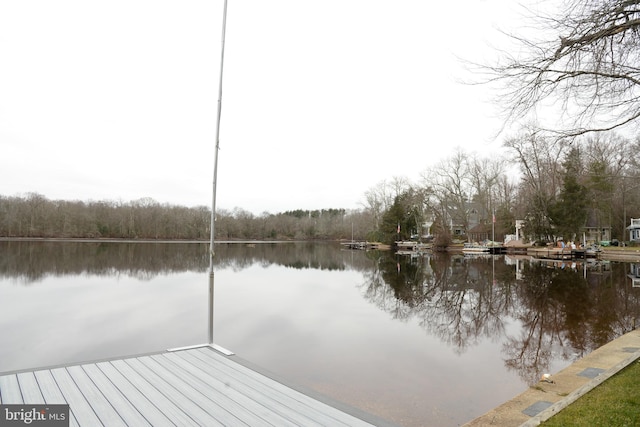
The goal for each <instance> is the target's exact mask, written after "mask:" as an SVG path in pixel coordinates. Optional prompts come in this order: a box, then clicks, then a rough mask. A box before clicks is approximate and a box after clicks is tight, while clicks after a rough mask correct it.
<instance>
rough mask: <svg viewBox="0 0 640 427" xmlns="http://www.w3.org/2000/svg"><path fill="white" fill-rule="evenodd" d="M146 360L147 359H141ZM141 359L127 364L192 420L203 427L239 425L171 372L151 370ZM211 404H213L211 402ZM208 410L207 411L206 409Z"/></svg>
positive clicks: (129, 360)
mask: <svg viewBox="0 0 640 427" xmlns="http://www.w3.org/2000/svg"><path fill="white" fill-rule="evenodd" d="M141 359H142V360H144V359H145V358H141ZM141 359H138V358H136V359H127V360H126V363H127V364H128V365H129V366H131V367H132V368H133V369H135V370H136V372H138V374H139V375H141V376H142V377H143V378H145V379H147V380H148V381H149V382H150V383H152V384H153V385H154V386H155V387H156V388H157V389H158V390H159V391H160V392H161V393H162V394H164V395H165V396H167V397H168V398H169V399H171V400H173V401H174V402H176V403H177V404H178V405H179V406H180V407H181V408H182V409H183V410H184V411H186V412H187V413H188V414H189V416H190V417H191V418H193V419H194V420H195V421H196V422H198V423H199V424H200V425H203V426H225V425H234V422H235V423H237V424H239V422H238V420H237V419H236V418H235V417H232V416H229V415H230V414H228V413H227V412H226V411H224V410H223V409H222V408H220V407H217V405H216V407H214V405H210V406H209V408H207V403H206V402H203V397H204V396H202V395H199V396H198V393H197V391H195V390H193V389H192V388H190V387H189V386H188V385H186V384H184V383H183V382H181V381H180V379H179V378H177V377H176V376H175V375H174V374H173V373H171V372H170V371H168V370H166V369H164V368H162V367H160V368H156V369H151V368H149V367H148V366H146V365H145V364H144V363H143V362H142V360H141ZM209 403H212V402H211V401H209ZM205 408H207V409H208V410H207V409H205Z"/></svg>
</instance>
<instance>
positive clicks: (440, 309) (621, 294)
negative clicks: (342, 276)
mask: <svg viewBox="0 0 640 427" xmlns="http://www.w3.org/2000/svg"><path fill="white" fill-rule="evenodd" d="M376 258H377V259H376V260H375V261H376V262H375V263H374V265H375V266H376V267H377V268H374V269H371V270H369V271H367V272H366V273H365V281H364V283H363V285H362V287H363V295H364V297H365V298H367V299H368V300H369V301H371V302H372V303H373V304H375V305H376V306H377V307H379V308H380V309H381V310H385V311H387V312H389V313H390V314H391V315H392V316H393V318H395V319H400V320H404V321H406V320H408V319H411V318H415V319H417V320H418V321H419V324H420V326H421V327H422V328H423V329H424V330H425V332H426V333H428V334H429V335H432V336H436V337H438V338H439V339H440V340H441V341H442V342H443V343H446V344H447V345H449V346H451V347H452V348H453V349H454V350H455V352H456V353H458V354H462V353H464V352H465V351H467V349H468V348H469V347H470V346H473V345H474V344H475V343H477V342H478V340H479V339H480V338H483V337H485V338H489V339H499V337H502V336H504V337H505V340H504V341H503V343H502V353H503V354H504V363H505V366H506V367H507V368H508V369H511V370H514V371H516V372H517V373H518V375H519V376H520V377H521V378H522V379H523V381H524V382H526V383H527V384H534V383H536V382H537V381H538V379H539V378H540V376H541V374H542V373H543V372H549V371H550V369H551V362H552V361H553V360H554V359H557V358H560V359H561V360H564V361H574V360H576V359H578V358H580V357H582V356H584V355H585V354H587V353H589V352H591V351H593V350H594V349H596V348H598V347H600V346H602V345H604V344H606V343H608V342H610V341H611V340H613V339H614V338H616V337H618V336H621V335H623V334H625V333H627V332H629V331H631V330H633V329H635V328H636V324H637V319H638V318H640V291H639V289H638V288H636V289H634V288H633V287H632V286H631V282H630V280H629V279H627V277H626V276H627V272H628V270H630V271H632V272H633V271H636V270H637V268H636V267H635V264H633V263H631V264H624V263H609V262H606V261H599V262H585V263H582V262H579V263H569V264H566V263H554V262H544V261H536V260H531V259H530V258H528V257H521V258H520V259H518V258H517V257H510V256H506V257H503V256H500V257H498V256H495V257H492V256H488V257H468V256H467V257H465V256H448V255H439V254H435V255H433V256H428V257H424V258H409V257H401V256H389V255H388V254H384V253H379V254H377V255H376ZM507 319H514V320H516V321H517V322H518V323H519V324H520V325H521V326H520V328H518V329H517V332H515V333H514V332H510V331H509V330H507V328H506V324H505V320H507Z"/></svg>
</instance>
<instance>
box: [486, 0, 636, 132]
mask: <svg viewBox="0 0 640 427" xmlns="http://www.w3.org/2000/svg"><path fill="white" fill-rule="evenodd" d="M561 4H562V6H563V7H562V8H561V9H560V10H559V11H558V12H557V13H554V15H553V16H541V15H540V14H538V16H537V17H536V21H537V22H536V23H535V25H536V28H537V29H538V32H537V34H539V36H540V37H541V39H539V40H534V39H533V38H531V37H528V38H525V37H524V36H521V35H518V34H510V35H509V36H510V37H511V38H512V39H513V40H515V41H516V42H517V43H519V44H520V46H521V48H520V49H514V50H512V51H511V52H512V53H508V52H504V53H503V58H502V59H501V60H500V61H499V62H498V64H497V65H493V66H483V67H482V68H483V70H485V71H488V73H489V77H488V80H489V81H491V82H498V83H501V84H503V85H502V87H503V89H504V90H503V91H502V93H501V94H500V102H501V105H505V107H506V113H507V116H508V122H514V121H517V120H519V119H521V118H523V117H526V116H527V115H528V114H529V113H532V112H535V111H536V109H537V108H538V107H541V106H546V107H549V106H550V105H551V104H556V106H558V105H559V106H560V108H561V109H560V113H561V114H560V116H557V115H556V117H557V118H559V119H560V120H558V122H557V123H556V124H555V125H554V128H553V129H549V130H553V131H554V132H558V133H560V134H561V135H562V136H569V137H575V136H578V135H582V134H586V133H591V132H599V131H608V130H612V129H616V128H621V127H623V126H625V125H628V124H631V123H635V122H637V119H638V118H639V117H640V97H639V96H638V88H639V85H640V0H565V1H564V2H563V3H561ZM523 52H524V53H523ZM557 101H560V104H558V102H557ZM555 113H558V112H554V115H555Z"/></svg>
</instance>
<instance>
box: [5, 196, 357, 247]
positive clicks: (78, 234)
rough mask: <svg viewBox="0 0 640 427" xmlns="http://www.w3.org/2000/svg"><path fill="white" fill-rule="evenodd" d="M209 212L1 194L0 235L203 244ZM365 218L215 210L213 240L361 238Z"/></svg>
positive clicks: (142, 202) (329, 212) (146, 201)
mask: <svg viewBox="0 0 640 427" xmlns="http://www.w3.org/2000/svg"><path fill="white" fill-rule="evenodd" d="M210 224H211V210H210V208H208V207H206V206H197V207H184V206H177V205H170V204H161V203H158V202H157V201H155V200H153V199H150V198H142V199H138V200H134V201H128V202H123V201H88V202H84V201H67V200H49V199H47V198H46V197H45V196H43V195H41V194H37V193H29V194H27V195H25V196H13V197H6V196H0V237H49V238H123V239H158V240H161V239H168V240H175V239H184V240H206V239H208V238H209V236H210ZM369 224H370V221H368V218H367V215H366V214H365V213H362V212H360V211H346V210H344V209H322V210H313V211H309V210H294V211H288V212H283V213H278V214H270V213H266V212H265V213H263V214H261V215H259V216H256V215H254V214H252V213H251V212H248V211H245V210H243V209H240V208H236V209H234V210H232V211H227V210H218V212H217V215H216V223H215V230H216V238H217V239H231V240H232V239H299V240H307V239H340V238H351V236H352V233H354V237H360V238H362V237H363V235H364V234H365V233H366V231H365V230H367V228H369Z"/></svg>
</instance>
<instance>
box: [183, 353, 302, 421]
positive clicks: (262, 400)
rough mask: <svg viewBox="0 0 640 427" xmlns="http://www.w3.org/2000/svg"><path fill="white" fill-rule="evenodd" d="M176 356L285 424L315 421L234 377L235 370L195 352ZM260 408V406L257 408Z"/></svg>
mask: <svg viewBox="0 0 640 427" xmlns="http://www.w3.org/2000/svg"><path fill="white" fill-rule="evenodd" d="M172 356H175V357H180V358H184V359H186V360H187V361H190V362H191V363H192V364H193V365H194V366H196V367H198V368H199V369H200V370H201V371H202V372H204V373H205V374H203V378H205V379H206V380H207V381H211V380H212V378H213V379H214V380H215V381H221V382H222V383H223V384H225V386H226V387H228V388H229V389H232V390H234V389H235V390H237V391H238V393H241V394H242V395H244V396H246V398H247V399H249V400H251V401H253V402H255V405H259V406H260V407H261V408H260V409H261V410H262V411H265V412H271V413H273V415H272V416H274V417H276V418H278V419H282V420H283V421H282V423H283V425H295V426H300V425H307V424H313V421H312V420H311V419H310V418H309V417H308V416H306V415H304V414H301V413H299V412H298V411H296V408H295V407H294V406H295V405H293V406H291V405H287V404H286V402H283V401H282V399H277V398H275V397H274V396H273V395H272V394H271V393H269V392H267V390H266V389H263V390H260V387H258V388H256V387H255V385H254V386H253V387H252V386H251V385H249V384H245V383H244V382H242V381H241V380H239V378H238V377H234V375H233V372H225V371H224V370H222V369H220V367H218V366H215V365H212V364H211V363H210V362H209V361H207V360H204V359H202V358H198V357H197V356H196V355H194V354H193V353H191V352H190V353H181V354H179V355H177V354H176V355H172ZM256 409H258V408H256ZM276 425H278V424H276Z"/></svg>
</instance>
